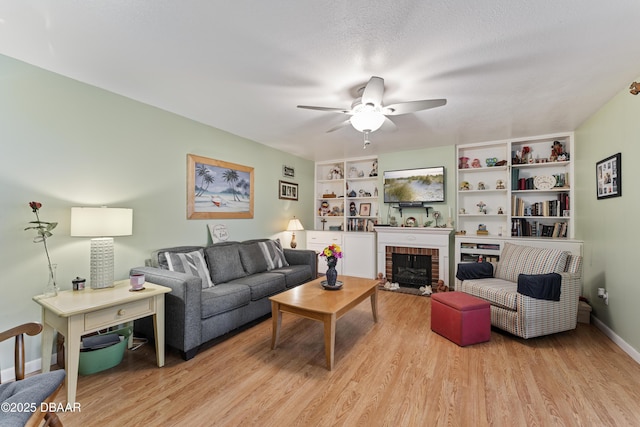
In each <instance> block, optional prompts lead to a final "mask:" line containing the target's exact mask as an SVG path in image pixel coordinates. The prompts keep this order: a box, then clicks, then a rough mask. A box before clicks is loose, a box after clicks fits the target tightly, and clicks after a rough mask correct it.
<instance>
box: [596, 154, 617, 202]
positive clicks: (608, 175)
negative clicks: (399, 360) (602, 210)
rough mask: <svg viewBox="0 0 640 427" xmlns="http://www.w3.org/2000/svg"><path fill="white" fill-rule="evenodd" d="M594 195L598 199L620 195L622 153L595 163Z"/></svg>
mask: <svg viewBox="0 0 640 427" xmlns="http://www.w3.org/2000/svg"><path fill="white" fill-rule="evenodd" d="M596 196H597V197H598V200H600V199H608V198H610V197H620V196H622V153H618V154H614V155H613V156H611V157H607V158H606V159H603V160H600V161H599V162H598V163H596Z"/></svg>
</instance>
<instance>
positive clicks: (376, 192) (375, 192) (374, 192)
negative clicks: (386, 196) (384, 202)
mask: <svg viewBox="0 0 640 427" xmlns="http://www.w3.org/2000/svg"><path fill="white" fill-rule="evenodd" d="M373 197H378V187H376V188H375V189H374V190H373Z"/></svg>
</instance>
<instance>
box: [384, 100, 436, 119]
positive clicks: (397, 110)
mask: <svg viewBox="0 0 640 427" xmlns="http://www.w3.org/2000/svg"><path fill="white" fill-rule="evenodd" d="M446 103H447V100H446V99H424V100H422V101H409V102H399V103H397V104H391V105H387V106H386V107H384V108H383V109H382V114H384V115H387V116H398V115H400V114H407V113H415V112H416V111H421V110H428V109H429V108H436V107H442V106H443V105H445V104H446Z"/></svg>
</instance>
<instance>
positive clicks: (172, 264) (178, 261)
mask: <svg viewBox="0 0 640 427" xmlns="http://www.w3.org/2000/svg"><path fill="white" fill-rule="evenodd" d="M164 256H165V258H166V260H167V265H168V267H169V270H171V271H178V272H180V273H187V274H190V275H192V276H198V277H200V279H202V289H207V288H211V287H213V282H212V281H211V276H210V275H209V270H208V269H207V263H206V262H204V254H203V251H202V249H200V250H199V251H194V252H188V253H179V252H165V253H164Z"/></svg>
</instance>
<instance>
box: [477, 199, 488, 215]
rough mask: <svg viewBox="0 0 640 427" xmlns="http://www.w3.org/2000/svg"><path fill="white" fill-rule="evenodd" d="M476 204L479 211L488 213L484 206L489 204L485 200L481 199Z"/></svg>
mask: <svg viewBox="0 0 640 427" xmlns="http://www.w3.org/2000/svg"><path fill="white" fill-rule="evenodd" d="M476 206H477V207H478V212H479V213H487V211H486V210H485V208H484V207H485V206H487V204H486V203H485V202H483V201H482V200H480V201H479V202H478V204H477V205H476Z"/></svg>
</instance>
